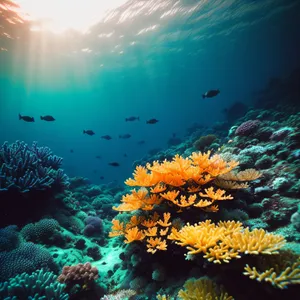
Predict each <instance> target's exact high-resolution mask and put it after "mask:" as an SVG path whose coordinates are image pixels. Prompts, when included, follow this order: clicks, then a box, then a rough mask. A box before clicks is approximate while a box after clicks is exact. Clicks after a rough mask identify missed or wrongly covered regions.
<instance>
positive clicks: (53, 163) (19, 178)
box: [0, 141, 69, 193]
mask: <svg viewBox="0 0 300 300" xmlns="http://www.w3.org/2000/svg"><path fill="white" fill-rule="evenodd" d="M61 163H62V158H61V157H58V156H56V155H53V154H52V152H51V150H50V149H49V148H48V147H38V146H37V143H36V142H34V143H33V144H32V146H31V147H30V146H28V145H27V144H26V143H24V142H19V141H17V142H16V143H13V144H11V145H9V144H8V143H7V142H5V143H4V144H3V145H2V146H1V147H0V192H5V191H8V190H11V189H15V190H18V191H20V192H22V193H26V192H29V191H32V190H45V189H50V188H53V187H56V188H64V187H66V186H68V184H69V182H68V177H67V176H66V175H65V174H64V172H63V170H62V169H60V166H61Z"/></svg>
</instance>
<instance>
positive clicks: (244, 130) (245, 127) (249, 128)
mask: <svg viewBox="0 0 300 300" xmlns="http://www.w3.org/2000/svg"><path fill="white" fill-rule="evenodd" d="M259 124H260V121H258V120H249V121H246V122H244V123H242V124H241V125H240V126H239V127H238V128H237V129H236V130H235V134H236V135H239V136H247V135H249V134H251V133H253V132H254V131H255V130H256V129H257V127H258V126H259Z"/></svg>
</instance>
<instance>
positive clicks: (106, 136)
mask: <svg viewBox="0 0 300 300" xmlns="http://www.w3.org/2000/svg"><path fill="white" fill-rule="evenodd" d="M101 139H104V140H108V141H109V140H111V139H112V137H111V136H110V135H102V136H101Z"/></svg>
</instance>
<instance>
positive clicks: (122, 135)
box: [119, 133, 131, 139]
mask: <svg viewBox="0 0 300 300" xmlns="http://www.w3.org/2000/svg"><path fill="white" fill-rule="evenodd" d="M130 137H131V135H130V134H129V133H126V134H121V135H119V138H120V139H129V138H130Z"/></svg>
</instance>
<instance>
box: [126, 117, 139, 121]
mask: <svg viewBox="0 0 300 300" xmlns="http://www.w3.org/2000/svg"><path fill="white" fill-rule="evenodd" d="M139 120H140V117H129V118H125V121H126V122H128V121H129V122H132V121H139Z"/></svg>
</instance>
